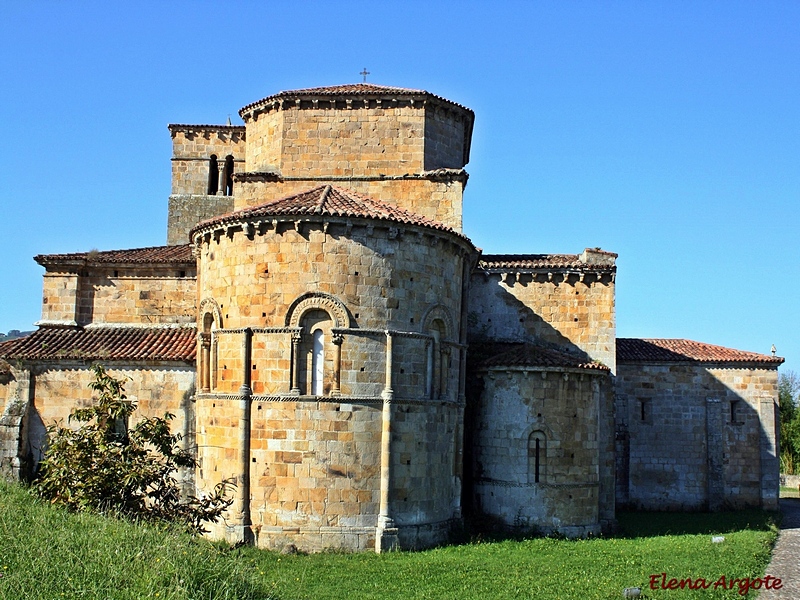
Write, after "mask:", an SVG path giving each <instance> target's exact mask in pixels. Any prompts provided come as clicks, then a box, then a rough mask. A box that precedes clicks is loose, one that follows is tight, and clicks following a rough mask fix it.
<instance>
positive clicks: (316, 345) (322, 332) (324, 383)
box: [298, 309, 334, 396]
mask: <svg viewBox="0 0 800 600" xmlns="http://www.w3.org/2000/svg"><path fill="white" fill-rule="evenodd" d="M300 326H301V327H302V328H303V333H302V339H301V342H300V348H299V354H300V356H299V358H300V361H299V363H300V364H299V365H298V367H299V382H298V383H299V388H300V393H301V394H307V395H310V396H326V395H328V394H330V392H331V390H332V384H333V380H334V377H333V371H334V365H333V353H332V352H326V344H329V343H330V342H331V328H332V327H333V321H332V319H331V317H330V315H329V314H328V313H327V312H325V311H324V310H321V309H312V310H309V311H306V313H305V314H303V316H302V318H301V319H300Z"/></svg>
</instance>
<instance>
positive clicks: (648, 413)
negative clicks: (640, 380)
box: [639, 398, 653, 423]
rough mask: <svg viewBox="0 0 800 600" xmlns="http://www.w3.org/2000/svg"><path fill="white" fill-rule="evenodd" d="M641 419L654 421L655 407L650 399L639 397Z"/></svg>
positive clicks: (645, 421)
mask: <svg viewBox="0 0 800 600" xmlns="http://www.w3.org/2000/svg"><path fill="white" fill-rule="evenodd" d="M639 421H641V422H642V423H652V422H653V407H652V403H651V401H650V400H645V399H643V398H639Z"/></svg>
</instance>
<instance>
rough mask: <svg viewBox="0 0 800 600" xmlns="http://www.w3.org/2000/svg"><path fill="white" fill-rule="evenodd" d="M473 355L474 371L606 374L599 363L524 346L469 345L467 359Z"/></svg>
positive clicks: (548, 349) (520, 344)
mask: <svg viewBox="0 0 800 600" xmlns="http://www.w3.org/2000/svg"><path fill="white" fill-rule="evenodd" d="M470 353H472V355H473V357H472V358H471V359H470V363H471V364H472V365H473V366H474V367H477V368H490V367H558V368H568V369H588V370H593V371H609V370H610V369H609V368H608V367H607V366H605V365H603V364H600V363H596V362H591V361H587V360H585V359H583V358H580V357H577V356H573V355H571V354H567V353H566V352H560V351H558V350H553V349H552V348H544V347H542V346H537V345H535V344H527V343H502V342H496V343H486V344H471V345H470V347H469V352H468V354H467V355H468V356H469V355H470Z"/></svg>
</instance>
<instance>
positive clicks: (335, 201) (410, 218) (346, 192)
mask: <svg viewBox="0 0 800 600" xmlns="http://www.w3.org/2000/svg"><path fill="white" fill-rule="evenodd" d="M268 215H282V216H283V215H285V216H300V215H320V216H321V215H327V216H331V217H341V218H347V217H351V218H363V219H377V220H384V221H394V222H397V223H403V224H406V225H417V226H420V227H430V228H432V229H437V230H439V231H444V232H447V233H452V234H455V235H457V236H458V237H460V238H462V239H464V240H467V241H469V238H467V237H466V236H465V235H464V234H463V233H461V232H459V231H456V230H455V229H453V228H452V227H450V226H449V225H445V224H444V223H441V222H439V221H435V220H433V219H431V218H429V217H426V216H424V215H421V214H418V213H415V212H412V211H410V210H407V209H405V208H400V207H399V206H395V205H393V204H389V203H388V202H384V201H383V200H378V199H375V198H371V197H369V196H365V195H363V194H361V193H359V192H356V191H354V190H351V189H349V188H341V187H338V186H335V185H331V184H326V185H319V186H317V187H313V188H310V189H307V190H305V191H301V192H296V193H293V194H289V195H287V196H283V197H280V198H276V199H274V200H269V201H267V202H264V203H262V204H259V205H256V206H248V207H247V208H241V209H239V210H235V211H233V212H230V213H226V214H223V215H217V216H215V217H212V218H210V219H206V220H204V221H201V222H200V223H198V224H197V225H195V226H194V227H193V228H192V230H191V232H190V235H191V236H194V234H195V232H197V231H199V230H202V229H204V228H206V227H210V226H214V225H222V224H224V223H230V222H234V221H238V220H246V219H251V218H255V217H259V216H268Z"/></svg>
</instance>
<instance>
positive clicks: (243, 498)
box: [235, 327, 253, 543]
mask: <svg viewBox="0 0 800 600" xmlns="http://www.w3.org/2000/svg"><path fill="white" fill-rule="evenodd" d="M252 341H253V330H252V329H250V328H249V327H248V328H247V329H245V330H244V332H243V335H242V386H241V387H240V388H239V474H238V476H237V485H238V487H239V497H238V502H237V506H236V521H237V522H238V523H240V524H241V525H240V526H241V533H240V532H236V535H235V538H236V540H237V541H242V542H245V543H251V542H252V541H253V531H252V529H251V527H250V526H251V525H252V522H251V520H250V403H251V401H252V393H253V392H252V390H251V388H250V381H251V374H250V365H251V362H252V360H251V351H252Z"/></svg>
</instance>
